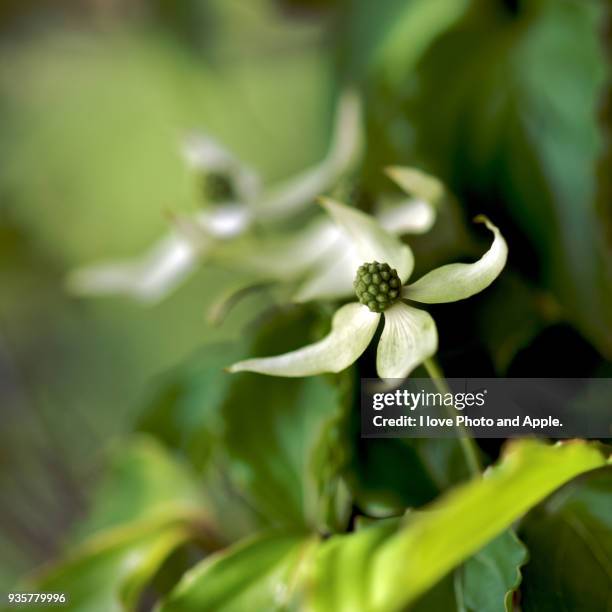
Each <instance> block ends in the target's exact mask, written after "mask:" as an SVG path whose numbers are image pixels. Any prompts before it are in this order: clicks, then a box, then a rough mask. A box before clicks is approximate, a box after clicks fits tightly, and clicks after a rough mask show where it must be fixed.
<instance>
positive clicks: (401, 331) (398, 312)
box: [376, 302, 438, 378]
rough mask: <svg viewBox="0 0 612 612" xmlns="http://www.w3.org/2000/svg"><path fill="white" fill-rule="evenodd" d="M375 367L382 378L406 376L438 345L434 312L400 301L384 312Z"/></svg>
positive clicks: (431, 353)
mask: <svg viewBox="0 0 612 612" xmlns="http://www.w3.org/2000/svg"><path fill="white" fill-rule="evenodd" d="M384 321H385V326H384V328H383V331H382V334H381V337H380V342H379V343H378V352H377V355H376V371H377V372H378V375H379V376H380V377H381V378H405V377H406V376H408V374H410V372H412V370H413V369H414V368H415V367H416V366H418V365H419V364H420V363H423V361H425V359H428V358H429V357H431V356H432V355H434V354H435V352H436V351H437V349H438V332H437V330H436V324H435V323H434V320H433V319H432V318H431V315H430V314H429V313H427V312H425V311H424V310H419V309H418V308H413V307H412V306H408V305H406V304H404V303H403V302H397V303H395V304H393V306H391V307H390V308H388V309H387V310H385V313H384Z"/></svg>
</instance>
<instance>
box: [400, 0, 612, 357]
mask: <svg viewBox="0 0 612 612" xmlns="http://www.w3.org/2000/svg"><path fill="white" fill-rule="evenodd" d="M495 4H496V3H486V2H485V3H481V5H477V7H476V9H475V10H474V11H473V15H472V16H471V18H470V19H466V20H465V22H464V23H463V24H462V25H461V26H459V27H457V28H455V29H454V30H453V31H452V32H449V33H448V34H447V35H446V36H444V37H442V38H441V39H440V40H439V41H438V43H437V44H436V45H435V46H434V47H432V49H431V53H430V54H429V55H428V57H427V58H426V59H425V61H424V62H423V63H422V65H421V66H420V68H419V87H418V89H415V91H414V92H412V93H409V94H408V99H409V103H408V109H409V110H408V118H409V119H410V120H412V121H413V125H414V127H415V128H416V136H417V138H416V146H415V147H411V145H408V147H407V148H408V149H412V151H411V154H412V155H414V154H415V153H416V154H417V155H418V156H419V157H420V158H421V159H422V160H424V161H425V163H426V164H429V165H431V166H432V167H433V169H434V170H436V171H437V172H438V173H439V174H440V175H441V177H442V178H443V179H444V180H446V181H447V182H448V183H449V185H450V186H451V188H452V189H453V190H454V191H455V192H457V193H459V195H460V196H461V197H462V199H463V200H464V202H465V204H466V205H467V206H468V207H470V210H471V211H472V212H482V211H483V210H484V209H488V210H485V212H488V213H489V214H490V215H491V217H492V218H493V219H500V221H499V223H500V225H501V227H502V230H503V231H505V232H506V233H507V234H509V236H508V237H509V243H510V262H511V264H512V263H514V264H516V265H517V266H519V267H520V268H521V269H522V271H524V272H525V273H526V274H527V275H529V276H531V277H532V278H537V280H538V281H542V282H543V284H544V285H545V286H546V287H548V288H550V289H552V290H553V291H554V293H555V295H556V297H557V299H558V300H559V302H560V303H561V304H562V306H563V307H564V309H565V313H566V316H568V318H570V319H571V320H572V321H573V322H574V323H575V324H576V325H577V326H578V327H579V328H580V329H581V331H583V333H585V335H587V336H588V337H589V338H590V340H591V341H592V342H593V343H594V344H595V345H596V346H597V347H598V348H599V349H600V350H601V351H604V352H607V353H608V354H612V335H611V334H610V330H611V329H612V320H611V319H610V317H611V316H612V315H611V313H612V292H611V285H610V282H609V278H610V270H611V269H612V267H611V266H612V261H611V258H610V250H609V248H608V247H607V244H606V240H605V236H604V230H603V228H604V227H605V226H606V219H605V218H603V217H602V215H608V214H609V213H608V210H607V208H604V207H600V208H598V206H597V198H598V191H599V189H600V185H599V184H598V176H599V177H603V173H598V172H597V170H598V164H599V163H600V160H601V159H602V158H603V154H604V151H605V148H604V145H605V143H604V141H603V138H602V137H601V133H600V132H601V130H600V126H599V125H598V107H599V105H600V103H601V100H602V96H603V94H604V91H605V86H606V72H607V70H608V67H607V63H606V55H605V49H604V47H603V43H602V41H601V32H602V31H603V23H604V21H603V18H604V11H605V6H604V5H605V3H604V2H600V1H598V0H586V1H585V0H534V1H533V2H522V3H519V10H518V11H517V13H516V14H511V13H509V12H505V11H504V10H502V9H501V8H500V7H501V6H502V5H503V3H501V2H500V3H499V5H498V7H497V8H496V7H495ZM432 109H435V112H432ZM389 125H393V123H389ZM390 138H391V136H390ZM407 142H408V141H405V143H404V149H406V143H407ZM608 208H609V207H608ZM504 218H505V219H507V221H506V222H505V223H503V221H504ZM510 220H511V221H510ZM512 223H513V224H515V227H513V226H512ZM515 228H516V229H515ZM512 230H515V231H516V233H514V234H513V233H512Z"/></svg>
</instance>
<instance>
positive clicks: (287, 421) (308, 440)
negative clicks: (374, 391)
mask: <svg viewBox="0 0 612 612" xmlns="http://www.w3.org/2000/svg"><path fill="white" fill-rule="evenodd" d="M316 325H317V320H316V318H313V317H312V315H311V314H309V313H308V311H305V310H304V309H302V308H298V309H290V310H288V311H287V312H285V313H279V314H277V316H276V317H275V318H274V320H273V321H268V323H267V325H265V326H264V327H263V328H262V329H261V332H260V335H259V337H258V340H257V341H256V342H255V344H254V347H253V349H252V351H253V354H254V355H266V354H277V353H282V352H284V351H286V350H288V349H289V348H297V347H299V346H301V345H303V344H306V343H307V342H310V341H312V340H313V332H314V327H316ZM340 410H341V404H340V395H339V390H338V388H337V387H336V385H334V384H333V382H332V380H331V379H328V378H324V377H311V378H302V379H287V378H275V377H268V376H261V375H257V374H239V375H235V380H234V382H233V384H232V386H231V389H230V393H229V394H228V397H227V400H226V402H225V404H224V406H223V409H222V414H223V419H224V424H225V432H224V438H223V440H224V449H225V452H226V453H227V455H228V456H229V458H230V462H229V464H228V467H229V469H230V470H231V473H232V475H233V477H234V481H235V482H236V483H237V484H238V486H239V487H240V489H241V490H242V491H243V492H244V493H245V494H246V495H247V497H248V499H249V500H250V501H251V503H252V504H253V505H254V506H255V507H256V508H257V509H258V510H259V511H260V512H261V513H262V514H263V515H264V516H265V517H266V521H267V522H269V523H271V524H283V525H294V526H295V525H304V524H305V523H306V524H310V525H312V524H314V523H316V520H317V518H318V516H319V502H320V499H319V492H320V476H317V473H316V472H315V469H314V467H313V461H315V453H316V456H317V458H320V457H321V452H322V450H321V446H320V444H321V439H322V436H324V435H325V436H326V437H327V439H328V440H329V443H330V444H342V441H341V440H340V441H339V440H337V438H336V437H335V436H334V435H333V433H332V434H330V433H329V432H327V429H326V428H327V427H328V425H329V424H330V423H331V422H332V421H333V420H334V419H336V418H338V415H339V412H340ZM330 459H331V457H330ZM324 468H326V466H323V465H321V461H320V460H319V464H318V465H317V472H318V473H319V474H321V473H322V472H321V470H322V469H324ZM327 475H328V476H329V474H327Z"/></svg>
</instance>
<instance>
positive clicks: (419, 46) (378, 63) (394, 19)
mask: <svg viewBox="0 0 612 612" xmlns="http://www.w3.org/2000/svg"><path fill="white" fill-rule="evenodd" d="M469 4H470V3H469V0H383V1H381V2H377V3H375V4H373V3H372V2H369V1H368V0H357V1H356V2H352V3H351V12H350V13H349V15H348V28H347V41H346V49H345V60H346V64H347V65H346V70H347V71H348V72H349V74H351V76H353V77H356V76H363V74H364V73H367V72H369V71H371V70H378V71H382V72H384V74H385V76H386V77H387V78H388V79H390V80H391V81H396V80H397V79H399V78H402V77H403V76H404V75H405V74H406V73H407V72H409V71H410V70H411V68H412V67H413V66H414V64H415V62H416V61H417V60H418V59H419V58H420V56H421V55H422V54H423V53H424V51H425V50H426V49H427V48H428V47H429V45H430V44H431V42H432V41H433V40H435V38H436V37H437V36H439V35H440V33H441V32H444V30H446V29H447V28H449V27H450V26H451V25H452V24H453V23H454V22H455V21H456V20H457V19H458V18H459V17H460V16H461V15H462V14H463V13H464V12H465V10H466V8H467V7H468V6H469Z"/></svg>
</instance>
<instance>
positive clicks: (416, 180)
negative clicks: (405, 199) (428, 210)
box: [385, 166, 444, 206]
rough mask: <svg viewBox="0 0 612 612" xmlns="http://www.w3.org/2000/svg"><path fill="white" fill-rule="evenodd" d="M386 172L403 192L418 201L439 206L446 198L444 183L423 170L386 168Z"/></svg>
mask: <svg viewBox="0 0 612 612" xmlns="http://www.w3.org/2000/svg"><path fill="white" fill-rule="evenodd" d="M385 172H386V174H387V176H389V177H390V178H391V179H392V180H393V181H394V182H395V183H396V184H397V185H398V186H399V187H401V188H402V190H403V191H405V192H406V193H407V194H408V195H411V196H413V197H415V198H416V199H417V200H423V201H424V202H428V203H429V204H431V205H432V206H437V205H438V203H439V202H440V201H441V200H442V198H443V196H444V185H443V183H442V182H441V181H440V180H438V179H437V178H435V177H434V176H431V175H430V174H426V173H425V172H423V171H422V170H419V169H417V168H409V167H406V166H391V167H389V168H385Z"/></svg>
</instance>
